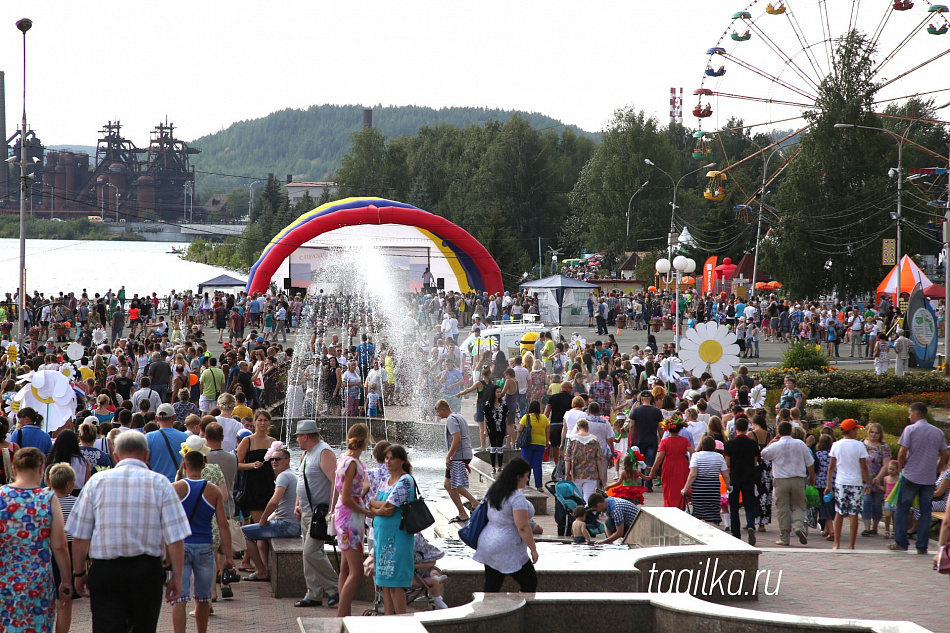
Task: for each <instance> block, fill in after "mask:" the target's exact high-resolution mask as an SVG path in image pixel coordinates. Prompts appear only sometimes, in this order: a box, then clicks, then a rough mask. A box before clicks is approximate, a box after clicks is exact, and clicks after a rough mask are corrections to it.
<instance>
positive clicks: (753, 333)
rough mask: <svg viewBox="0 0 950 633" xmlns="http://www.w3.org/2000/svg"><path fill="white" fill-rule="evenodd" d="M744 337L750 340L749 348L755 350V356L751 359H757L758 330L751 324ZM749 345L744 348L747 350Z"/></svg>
mask: <svg viewBox="0 0 950 633" xmlns="http://www.w3.org/2000/svg"><path fill="white" fill-rule="evenodd" d="M746 336H748V337H749V338H750V339H752V345H751V347H752V348H753V349H755V356H754V357H753V358H758V357H759V328H758V327H757V326H756V325H755V324H754V323H753V324H752V326H751V327H750V328H747V329H746ZM749 347H750V346H749V345H746V348H749Z"/></svg>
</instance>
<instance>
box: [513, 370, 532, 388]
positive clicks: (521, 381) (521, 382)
mask: <svg viewBox="0 0 950 633" xmlns="http://www.w3.org/2000/svg"><path fill="white" fill-rule="evenodd" d="M513 369H514V370H515V380H516V381H517V382H518V393H519V394H520V395H524V394H526V393H528V379H529V378H530V376H531V372H530V371H528V370H527V369H525V368H524V367H523V366H521V365H515V366H514V367H513Z"/></svg>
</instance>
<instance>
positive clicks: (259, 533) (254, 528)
mask: <svg viewBox="0 0 950 633" xmlns="http://www.w3.org/2000/svg"><path fill="white" fill-rule="evenodd" d="M241 531H242V532H244V538H246V539H247V540H249V541H263V540H265V539H269V538H300V521H271V522H270V523H268V524H267V526H266V527H261V526H260V524H259V523H254V524H252V525H244V526H242V527H241Z"/></svg>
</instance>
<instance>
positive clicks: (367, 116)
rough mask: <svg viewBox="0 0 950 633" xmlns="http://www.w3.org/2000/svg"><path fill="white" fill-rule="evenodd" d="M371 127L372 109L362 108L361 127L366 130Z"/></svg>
mask: <svg viewBox="0 0 950 633" xmlns="http://www.w3.org/2000/svg"><path fill="white" fill-rule="evenodd" d="M371 127H373V109H372V108H363V129H364V130H368V129H370V128H371Z"/></svg>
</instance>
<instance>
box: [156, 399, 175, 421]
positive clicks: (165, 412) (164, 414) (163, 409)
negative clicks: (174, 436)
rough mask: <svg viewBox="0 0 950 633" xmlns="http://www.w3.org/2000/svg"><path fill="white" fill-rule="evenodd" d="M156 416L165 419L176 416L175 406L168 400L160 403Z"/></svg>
mask: <svg viewBox="0 0 950 633" xmlns="http://www.w3.org/2000/svg"><path fill="white" fill-rule="evenodd" d="M155 417H157V418H165V419H167V418H173V417H175V407H173V406H172V405H170V404H168V403H167V402H166V403H164V404H160V405H158V410H157V411H156V412H155Z"/></svg>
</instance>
